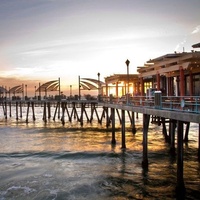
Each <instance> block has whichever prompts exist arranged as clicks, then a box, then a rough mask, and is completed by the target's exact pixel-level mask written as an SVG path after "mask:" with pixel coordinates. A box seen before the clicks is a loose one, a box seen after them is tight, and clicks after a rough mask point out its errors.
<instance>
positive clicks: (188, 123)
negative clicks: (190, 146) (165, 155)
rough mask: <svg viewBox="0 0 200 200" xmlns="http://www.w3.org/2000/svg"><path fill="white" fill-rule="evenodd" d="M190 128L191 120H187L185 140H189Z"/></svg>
mask: <svg viewBox="0 0 200 200" xmlns="http://www.w3.org/2000/svg"><path fill="white" fill-rule="evenodd" d="M189 129H190V122H186V128H185V138H184V141H185V142H188V135H189Z"/></svg>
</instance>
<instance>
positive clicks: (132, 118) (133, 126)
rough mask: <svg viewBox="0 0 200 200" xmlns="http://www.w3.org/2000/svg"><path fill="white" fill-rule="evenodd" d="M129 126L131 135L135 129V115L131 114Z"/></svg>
mask: <svg viewBox="0 0 200 200" xmlns="http://www.w3.org/2000/svg"><path fill="white" fill-rule="evenodd" d="M131 126H132V133H133V134H135V133H136V127H135V113H134V112H132V117H131Z"/></svg>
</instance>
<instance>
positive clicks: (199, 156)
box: [198, 123, 200, 162]
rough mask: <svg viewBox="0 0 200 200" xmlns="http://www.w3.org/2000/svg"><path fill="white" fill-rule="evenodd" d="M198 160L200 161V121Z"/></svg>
mask: <svg viewBox="0 0 200 200" xmlns="http://www.w3.org/2000/svg"><path fill="white" fill-rule="evenodd" d="M198 160H199V162H200V123H199V138H198Z"/></svg>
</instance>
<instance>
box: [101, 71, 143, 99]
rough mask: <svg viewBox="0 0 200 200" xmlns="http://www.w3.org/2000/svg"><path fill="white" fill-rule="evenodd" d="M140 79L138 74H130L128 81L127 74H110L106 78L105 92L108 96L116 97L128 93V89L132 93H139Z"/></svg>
mask: <svg viewBox="0 0 200 200" xmlns="http://www.w3.org/2000/svg"><path fill="white" fill-rule="evenodd" d="M138 80H139V79H138V74H130V75H129V81H127V74H114V75H112V76H108V77H106V78H105V87H104V88H103V91H104V92H103V93H104V95H106V96H110V95H113V96H114V97H121V96H123V95H126V94H127V91H129V93H130V94H131V95H137V94H138V93H139V91H140V88H139V82H138ZM128 82H129V86H128ZM128 87H129V90H128Z"/></svg>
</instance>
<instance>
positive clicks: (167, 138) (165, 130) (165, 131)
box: [161, 117, 170, 142]
mask: <svg viewBox="0 0 200 200" xmlns="http://www.w3.org/2000/svg"><path fill="white" fill-rule="evenodd" d="M161 122H162V125H163V128H162V132H163V135H164V137H165V142H169V141H170V140H169V136H168V135H167V129H166V124H165V118H164V117H162V118H161Z"/></svg>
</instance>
